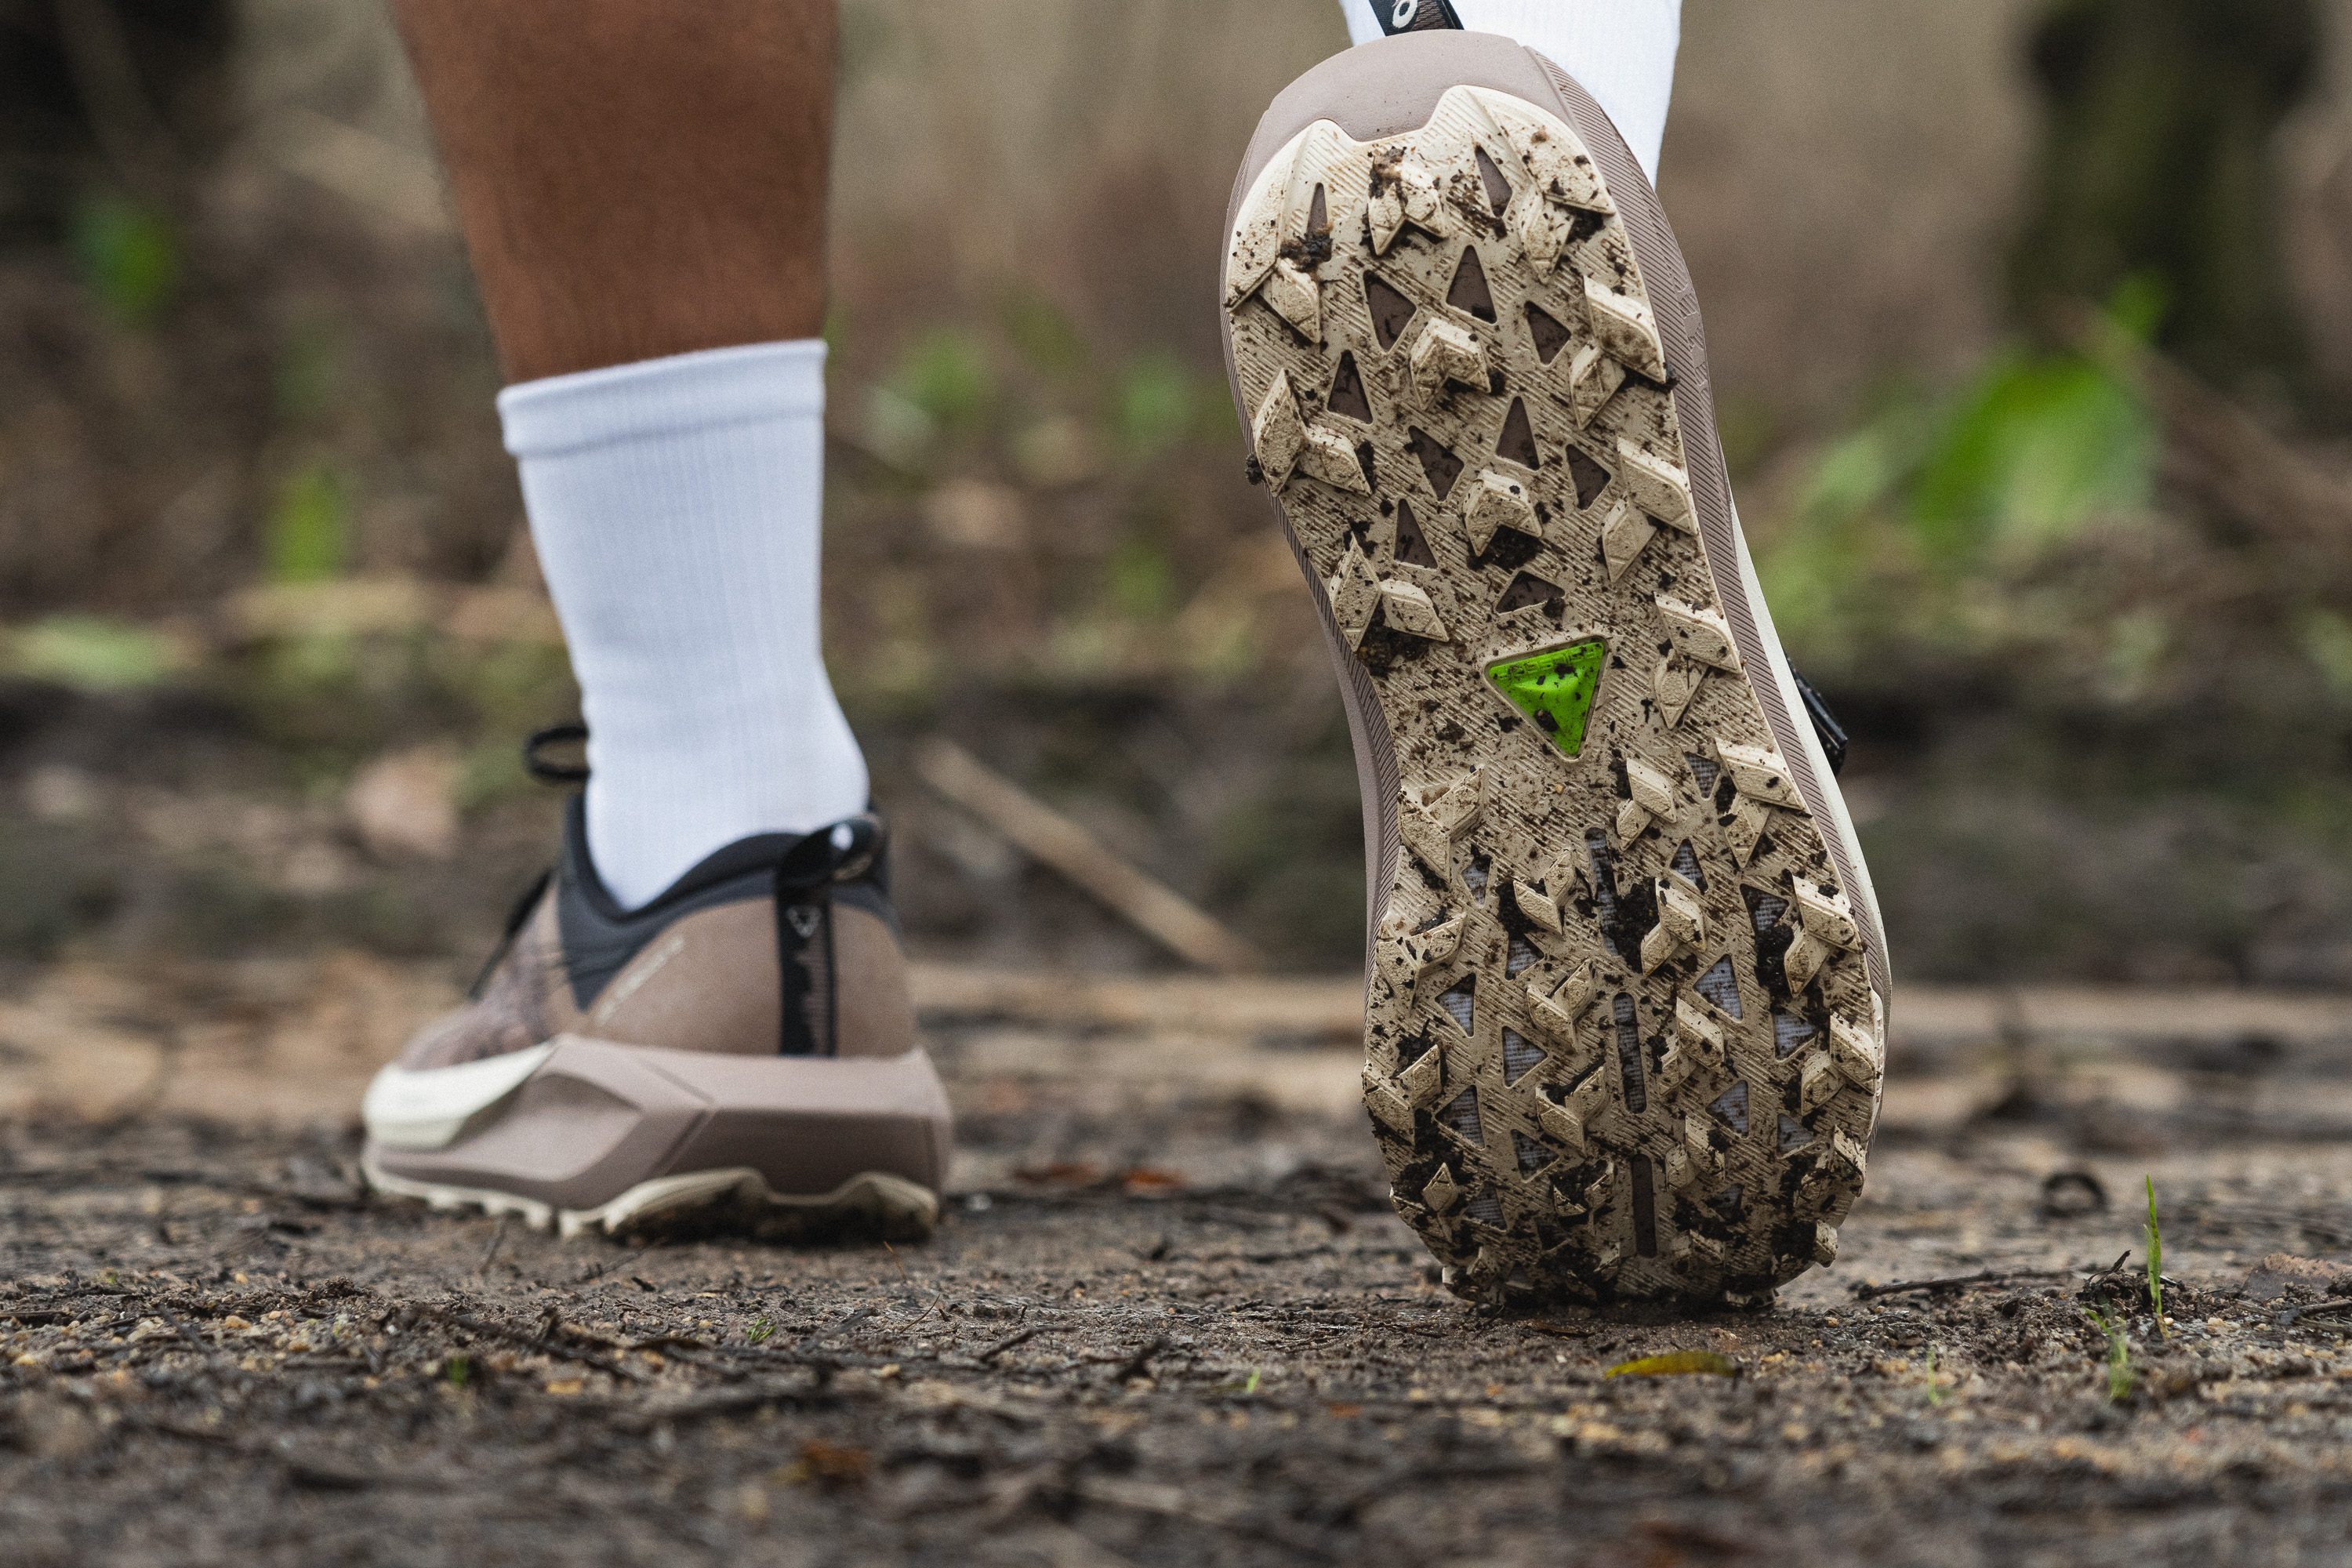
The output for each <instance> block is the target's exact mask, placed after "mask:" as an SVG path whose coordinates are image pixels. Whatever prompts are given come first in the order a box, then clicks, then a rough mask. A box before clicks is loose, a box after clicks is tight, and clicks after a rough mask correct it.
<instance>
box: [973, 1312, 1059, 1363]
mask: <svg viewBox="0 0 2352 1568" xmlns="http://www.w3.org/2000/svg"><path fill="white" fill-rule="evenodd" d="M1044 1332H1045V1325H1044V1324H1043V1323H1032V1324H1030V1325H1029V1326H1028V1327H1027V1328H1025V1329H1015V1330H1013V1331H1012V1332H1011V1333H1009V1334H1007V1335H1005V1336H1004V1337H1003V1339H1001V1340H999V1341H997V1342H995V1343H994V1344H992V1345H991V1346H989V1347H988V1348H987V1349H986V1350H984V1351H982V1352H980V1354H979V1355H977V1356H975V1357H973V1358H972V1359H973V1360H975V1361H977V1362H979V1363H980V1364H981V1365H982V1366H986V1365H987V1364H988V1363H990V1362H992V1361H994V1360H995V1359H996V1358H997V1357H998V1356H1001V1355H1003V1353H1004V1352H1006V1351H1009V1350H1011V1349H1013V1347H1014V1346H1015V1345H1025V1344H1027V1343H1028V1342H1030V1341H1031V1340H1034V1339H1035V1338H1036V1337H1037V1336H1038V1335H1039V1334H1042V1333H1044Z"/></svg>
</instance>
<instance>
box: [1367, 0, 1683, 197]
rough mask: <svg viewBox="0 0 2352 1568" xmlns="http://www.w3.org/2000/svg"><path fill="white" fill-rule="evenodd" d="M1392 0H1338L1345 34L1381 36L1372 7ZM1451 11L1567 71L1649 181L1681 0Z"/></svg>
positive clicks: (1474, 0) (1464, 3)
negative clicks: (1595, 103) (1344, 19)
mask: <svg viewBox="0 0 2352 1568" xmlns="http://www.w3.org/2000/svg"><path fill="white" fill-rule="evenodd" d="M1393 3H1394V0H1339V8H1340V10H1342V11H1344V12H1346V13H1347V16H1348V36H1349V37H1351V38H1353V39H1354V40H1355V41H1356V42H1357V43H1365V42H1367V41H1369V40H1370V39H1373V38H1377V37H1382V36H1383V35H1382V33H1381V25H1380V22H1379V21H1378V20H1377V19H1376V18H1375V17H1374V16H1373V14H1372V7H1373V6H1375V5H1392V4H1393ZM1454 15H1455V16H1459V17H1461V18H1462V25H1463V26H1465V27H1466V28H1468V29H1470V30H1471V31H1472V32H1477V33H1501V34H1503V35H1504V36H1505V37H1512V38H1517V40H1518V41H1519V42H1520V43H1523V44H1525V45H1527V47H1529V48H1531V49H1533V50H1535V51H1536V52H1537V53H1538V54H1539V55H1542V56H1543V57H1545V58H1547V59H1549V60H1550V61H1551V62H1552V63H1553V64H1555V65H1557V66H1559V68H1560V69H1562V70H1564V71H1566V72H1567V73H1568V74H1569V75H1570V76H1572V77H1574V78H1575V79H1577V81H1578V83H1579V84H1580V86H1582V87H1583V89H1584V90H1585V91H1587V92H1589V93H1591V95H1592V96H1593V97H1594V98H1595V99H1596V100H1599V101H1600V104H1601V108H1603V109H1605V110H1608V111H1609V118H1610V119H1612V120H1613V121H1616V122H1617V131H1618V133H1619V134H1620V135H1622V136H1623V137H1624V138H1625V143H1626V145H1627V146H1629V147H1631V148H1633V156H1634V157H1636V158H1639V159H1640V160H1641V161H1642V172H1643V174H1647V175H1649V176H1650V180H1651V183H1652V184H1655V183H1656V182H1657V178H1658V144H1659V143H1660V142H1664V140H1665V136H1666V100H1667V99H1668V98H1669V97H1671V96H1672V95H1673V93H1674V87H1675V47H1676V46H1678V45H1679V44H1680V43H1681V42H1682V36H1683V5H1682V0H1454Z"/></svg>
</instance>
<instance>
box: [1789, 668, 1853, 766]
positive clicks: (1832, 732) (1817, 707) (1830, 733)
mask: <svg viewBox="0 0 2352 1568" xmlns="http://www.w3.org/2000/svg"><path fill="white" fill-rule="evenodd" d="M1789 673H1790V675H1791V676H1794V677H1795V679H1796V682H1797V695H1798V696H1800V697H1801V698H1803V699H1804V700H1805V717H1806V718H1808V719H1811V721H1813V733H1814V734H1816V735H1819V736H1820V737H1821V738H1822V755H1823V756H1824V757H1827V758H1828V759H1829V763H1830V774H1831V776H1832V777H1835V776H1836V775H1838V774H1839V773H1843V772H1845V743H1846V732H1845V726H1844V725H1843V724H1841V723H1839V722H1838V721H1837V715H1835V714H1833V713H1832V712H1831V711H1830V705H1829V702H1828V701H1827V700H1825V699H1824V698H1823V697H1822V694H1821V692H1820V691H1819V690H1818V689H1816V688H1815V687H1814V685H1813V683H1812V682H1811V681H1810V680H1807V679H1805V678H1804V677H1803V676H1801V675H1798V674H1797V672H1796V671H1795V670H1793V669H1792V670H1790V672H1789Z"/></svg>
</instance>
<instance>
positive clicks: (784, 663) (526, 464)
mask: <svg viewBox="0 0 2352 1568" xmlns="http://www.w3.org/2000/svg"><path fill="white" fill-rule="evenodd" d="M499 416H500V417H501V418H502V419H503V420H504V421H505V425H506V440H507V450H508V451H509V452H512V453H513V454H514V455H515V457H516V458H518V459H520V466H521V469H522V494H523V505H524V507H525V509H526V510H528V511H529V512H530V532H531V540H532V542H533V543H534V544H536V545H537V546H538V549H539V562H540V567H541V571H543V572H544V573H545V574H546V576H547V585H548V589H549V592H550V593H551V594H552V595H554V599H555V611H556V614H557V616H560V617H561V618H562V622H563V634H564V637H565V640H566V641H567V642H568V643H569V644H570V645H571V648H572V672H573V673H574V674H575V675H576V676H577V677H578V678H579V681H580V692H581V710H582V713H583V716H584V717H585V718H586V720H587V721H588V730H589V742H588V762H589V766H590V768H591V770H592V773H591V776H590V779H589V782H588V844H589V848H590V851H591V852H592V853H593V855H594V857H595V859H596V869H597V870H598V872H599V873H601V874H602V875H603V877H604V885H605V886H606V887H607V888H609V889H611V890H612V893H613V896H614V898H616V899H618V900H621V902H622V903H623V904H625V905H627V906H630V907H632V908H634V907H635V906H636V905H639V904H642V903H645V902H646V901H647V900H651V899H652V898H654V897H655V896H656V894H658V893H660V892H661V891H662V890H663V889H666V888H667V887H668V886H669V885H670V883H672V882H673V881H675V880H677V878H678V876H679V874H680V873H682V872H684V871H686V870H687V869H688V868H690V867H692V866H693V865H694V864H695V862H696V861H698V860H700V859H701V858H703V857H704V856H706V855H708V854H709V853H710V852H711V851H712V850H714V849H717V848H719V847H721V846H723V845H727V844H730V843H732V842H734V841H735V840H736V839H738V838H740V837H744V836H746V835H747V834H752V833H762V832H786V833H805V832H807V831H808V830H810V829H811V828H814V827H819V826H824V824H826V823H829V822H834V821H836V820H838V819H839V818H841V817H844V816H849V815H851V814H852V813H855V812H858V811H862V810H864V809H865V806H866V759H865V757H864V755H863V754H862V753H861V752H859V751H858V749H857V742H856V740H855V739H854V738H853V737H852V736H851V735H850V732H849V723H848V721H847V720H845V719H844V718H843V717H842V712H841V705H840V703H839V702H837V701H836V700H835V698H834V694H833V683H832V682H831V680H829V679H827V678H826V676H825V672H824V658H823V655H822V654H821V653H820V651H819V647H818V637H817V563H818V555H819V550H820V535H821V520H820V517H819V511H820V505H821V502H822V500H823V498H824V342H822V341H820V340H818V339H814V338H811V339H807V340H804V341H803V342H788V343H753V344H750V345H747V346H745V347H741V348H727V349H711V350H708V351H706V352H703V353H685V354H677V355H674V356H672V357H670V358H667V359H656V360H646V361H643V362H641V363H636V364H623V365H614V366H612V367H611V368H609V369H604V370H590V371H582V372H580V373H579V374H574V375H557V376H550V377H548V378H547V379H545V380H543V381H531V382H524V383H522V384H520V385H516V386H509V387H508V388H507V389H506V390H505V391H504V392H502V393H500V394H499Z"/></svg>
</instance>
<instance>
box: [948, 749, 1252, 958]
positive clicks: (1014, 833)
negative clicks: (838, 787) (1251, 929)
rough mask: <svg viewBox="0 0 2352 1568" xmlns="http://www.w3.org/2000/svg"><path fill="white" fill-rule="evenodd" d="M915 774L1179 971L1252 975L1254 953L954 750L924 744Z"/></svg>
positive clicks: (1174, 895) (966, 754)
mask: <svg viewBox="0 0 2352 1568" xmlns="http://www.w3.org/2000/svg"><path fill="white" fill-rule="evenodd" d="M915 771H916V772H917V773H919V774H921V775H922V779H923V782H924V783H925V784H929V785H930V786H931V788H933V789H935V790H937V791H938V792H939V793H940V795H942V796H944V797H945V798H946V799H947V800H948V801H949V802H950V803H951V804H953V805H958V806H961V808H962V809H963V810H965V811H967V812H969V813H970V814H971V815H972V816H975V817H977V818H979V819H980V821H981V822H982V824H984V825H985V826H988V827H989V828H991V829H992V830H993V831H994V832H995V833H997V834H998V835H999V836H1000V837H1003V839H1004V840H1005V841H1006V842H1007V843H1009V844H1011V845H1012V846H1013V847H1014V848H1016V849H1019V850H1021V851H1022V852H1023V853H1024V854H1025V855H1028V856H1030V857H1031V858H1034V859H1035V860H1036V861H1038V862H1039V863H1040V864H1041V865H1044V866H1047V867H1050V868H1052V869H1054V870H1055V871H1058V872H1060V873H1061V874H1062V875H1063V876H1064V877H1066V878H1067V879H1069V880H1070V881H1071V882H1072V883H1074V884H1076V886H1077V887H1078V888H1079V889H1083V890H1084V891H1085V892H1087V893H1088V894H1091V895H1092V896H1093V897H1094V898H1095V899H1097V900H1099V901H1100V902H1101V903H1102V904H1103V905H1104V906H1105V907H1107V908H1108V909H1109V910H1110V911H1111V912H1112V913H1114V914H1116V915H1118V917H1119V918H1120V919H1122V920H1124V921H1127V922H1128V923H1129V925H1132V926H1134V927H1135V928H1136V929H1137V930H1138V931H1141V932H1143V934H1144V935H1146V936H1148V937H1150V938H1151V939H1152V940H1153V941H1154V942H1159V943H1160V945H1161V946H1162V947H1165V948H1166V949H1168V951H1169V952H1172V953H1174V954H1175V955H1176V956H1177V957H1179V958H1181V959H1183V960H1184V961H1185V962H1186V963H1191V964H1193V965H1195V966H1197V967H1199V968H1202V969H1207V970H1213V971H1214V972H1216V973H1224V974H1234V973H1243V972H1245V971H1248V970H1252V969H1255V968H1257V967H1258V954H1257V950H1256V949H1255V948H1254V947H1252V946H1250V944H1249V943H1247V942H1244V941H1242V939H1241V938H1239V937H1237V936H1235V935H1234V933H1233V932H1232V931H1228V930H1226V929H1225V928H1224V927H1223V925H1221V924H1219V923H1218V922H1217V921H1215V920H1213V919H1212V918H1211V917H1210V916H1209V915H1207V914H1205V913H1203V912H1202V910H1200V909H1199V907H1198V906H1196V905H1194V904H1193V903H1192V902H1191V901H1190V900H1187V899H1185V898H1184V897H1183V896H1182V895H1181V894H1180V893H1178V892H1176V891H1175V890H1174V889H1171V888H1170V887H1168V886H1167V885H1166V884H1165V883H1163V882H1160V881H1159V880H1158V879H1155V878H1153V877H1151V876H1150V875H1148V874H1146V873H1145V872H1143V871H1140V870H1139V869H1137V868H1135V867H1133V866H1130V865H1129V864H1128V863H1127V862H1126V861H1125V860H1122V859H1121V858H1118V856H1117V855H1116V854H1114V853H1112V851H1111V848H1110V847H1109V846H1108V845H1107V844H1105V843H1104V842H1103V841H1102V840H1101V839H1099V838H1097V837H1095V835H1094V834H1093V833H1091V832H1089V831H1088V830H1087V829H1086V828H1085V827H1082V826H1079V825H1078V824H1077V823H1075V822H1073V821H1071V820H1070V819H1069V818H1068V817H1066V816H1063V815H1062V814H1061V813H1060V812H1058V811H1055V809H1054V808H1053V807H1052V806H1050V805H1046V804H1045V802H1044V801H1041V800H1039V799H1038V798H1037V797H1036V796H1035V795H1031V794H1030V793H1029V792H1028V791H1027V790H1024V789H1023V788H1022V787H1021V786H1020V785H1019V784H1014V783H1013V781H1012V780H1011V779H1008V778H1006V777H1005V776H1004V775H1003V773H998V772H997V771H996V770H995V769H993V768H992V767H990V766H989V765H988V764H987V763H983V762H982V761H981V760H980V759H979V758H978V757H975V756H973V755H972V754H971V752H967V751H965V750H964V749H963V748H962V747H961V746H959V745H957V744H956V743H955V742H952V741H945V740H933V741H930V742H927V743H926V744H925V745H923V746H922V747H921V748H920V749H919V750H918V751H917V752H916V753H915Z"/></svg>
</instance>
